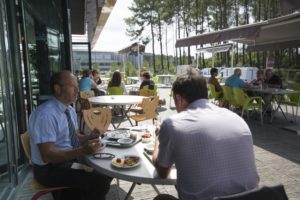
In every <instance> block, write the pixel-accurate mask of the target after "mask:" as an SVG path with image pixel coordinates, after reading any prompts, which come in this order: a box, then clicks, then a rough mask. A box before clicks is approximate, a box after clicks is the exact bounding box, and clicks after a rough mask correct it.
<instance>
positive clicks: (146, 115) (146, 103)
mask: <svg viewBox="0 0 300 200" xmlns="http://www.w3.org/2000/svg"><path fill="white" fill-rule="evenodd" d="M158 100H159V97H158V96H154V97H151V98H150V97H149V98H144V99H143V101H142V103H141V107H142V110H143V112H142V113H141V114H136V115H131V116H130V118H131V119H133V120H134V121H135V123H136V126H137V125H138V122H141V121H145V120H148V119H152V120H153V124H154V120H155V119H156V117H157V112H156V108H157V106H158Z"/></svg>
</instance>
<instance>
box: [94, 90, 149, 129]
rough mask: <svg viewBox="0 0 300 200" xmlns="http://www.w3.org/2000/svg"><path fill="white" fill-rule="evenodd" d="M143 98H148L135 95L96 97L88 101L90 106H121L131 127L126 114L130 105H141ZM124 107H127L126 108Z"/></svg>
mask: <svg viewBox="0 0 300 200" xmlns="http://www.w3.org/2000/svg"><path fill="white" fill-rule="evenodd" d="M143 98H148V97H144V96H137V95H105V96H96V97H90V98H89V99H88V100H89V102H90V103H91V104H96V105H106V106H122V109H123V111H124V114H125V116H123V117H126V118H127V120H128V121H129V122H130V124H131V126H133V124H132V122H131V120H130V118H129V116H128V112H129V111H130V108H131V107H132V105H135V104H138V103H142V101H143ZM126 106H128V107H127V108H126ZM121 123H122V121H120V122H119V124H118V126H117V127H115V125H114V124H112V125H113V126H114V128H118V127H119V126H120V124H121Z"/></svg>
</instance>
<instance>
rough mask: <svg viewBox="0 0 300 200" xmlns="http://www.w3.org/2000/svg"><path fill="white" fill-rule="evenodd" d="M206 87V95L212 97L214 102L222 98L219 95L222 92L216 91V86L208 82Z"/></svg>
mask: <svg viewBox="0 0 300 200" xmlns="http://www.w3.org/2000/svg"><path fill="white" fill-rule="evenodd" d="M207 87H208V90H209V97H208V98H209V99H212V100H213V102H214V103H215V104H217V102H218V101H221V100H222V97H221V95H222V92H217V91H216V88H215V86H214V85H213V84H211V83H208V84H207Z"/></svg>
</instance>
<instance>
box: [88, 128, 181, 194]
mask: <svg viewBox="0 0 300 200" xmlns="http://www.w3.org/2000/svg"><path fill="white" fill-rule="evenodd" d="M133 128H134V127H133ZM131 132H132V131H131ZM134 132H136V134H137V140H139V138H140V134H142V132H137V131H134ZM102 141H103V143H105V142H106V141H105V138H104V139H102ZM147 144H149V143H142V142H138V143H136V144H135V145H134V146H130V147H128V148H120V147H110V146H108V145H106V147H105V148H104V149H103V150H102V151H101V153H111V154H113V155H115V156H116V158H121V157H123V156H124V155H136V156H139V157H140V164H139V165H138V166H135V167H133V168H130V169H122V168H116V167H114V166H112V164H111V160H105V159H98V158H94V157H93V156H86V157H85V159H86V162H87V163H88V164H89V165H90V166H91V167H92V168H93V169H94V170H96V171H97V172H100V173H102V174H105V175H108V176H110V177H113V178H117V179H121V180H125V181H129V182H132V185H131V187H130V189H129V191H128V193H127V195H126V197H125V200H127V199H128V198H129V197H130V195H131V193H132V191H133V189H134V187H135V185H136V184H142V183H144V184H151V185H152V187H153V188H154V189H155V191H156V192H157V193H158V194H159V190H158V189H157V187H156V186H155V185H176V180H177V174H176V169H175V167H173V168H172V170H171V173H170V175H169V176H168V178H166V179H163V178H160V177H158V175H157V173H156V170H155V168H154V166H153V164H152V162H150V161H149V157H147V156H145V152H144V147H145V145H147Z"/></svg>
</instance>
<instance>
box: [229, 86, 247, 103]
mask: <svg viewBox="0 0 300 200" xmlns="http://www.w3.org/2000/svg"><path fill="white" fill-rule="evenodd" d="M232 90H233V98H234V100H235V103H236V105H237V106H243V105H245V103H246V102H248V100H249V97H248V95H247V94H246V93H245V92H244V91H243V90H242V89H241V88H233V89H232Z"/></svg>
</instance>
